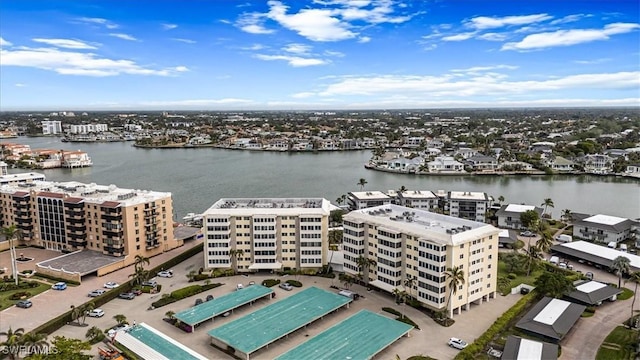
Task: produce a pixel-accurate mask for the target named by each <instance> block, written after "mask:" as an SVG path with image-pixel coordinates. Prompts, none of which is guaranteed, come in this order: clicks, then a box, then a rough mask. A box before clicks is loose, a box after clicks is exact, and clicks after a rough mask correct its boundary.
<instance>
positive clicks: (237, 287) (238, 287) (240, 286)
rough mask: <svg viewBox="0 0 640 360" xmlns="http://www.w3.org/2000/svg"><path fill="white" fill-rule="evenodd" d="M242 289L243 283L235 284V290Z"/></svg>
mask: <svg viewBox="0 0 640 360" xmlns="http://www.w3.org/2000/svg"><path fill="white" fill-rule="evenodd" d="M242 289H244V285H242V284H238V285H236V290H242Z"/></svg>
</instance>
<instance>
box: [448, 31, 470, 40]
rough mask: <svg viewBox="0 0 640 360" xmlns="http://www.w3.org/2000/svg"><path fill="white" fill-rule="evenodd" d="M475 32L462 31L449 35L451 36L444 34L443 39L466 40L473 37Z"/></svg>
mask: <svg viewBox="0 0 640 360" xmlns="http://www.w3.org/2000/svg"><path fill="white" fill-rule="evenodd" d="M475 34H476V32H466V33H460V34H455V35H449V36H444V37H443V38H442V40H443V41H464V40H469V39H471V38H472V37H473V36H474V35H475Z"/></svg>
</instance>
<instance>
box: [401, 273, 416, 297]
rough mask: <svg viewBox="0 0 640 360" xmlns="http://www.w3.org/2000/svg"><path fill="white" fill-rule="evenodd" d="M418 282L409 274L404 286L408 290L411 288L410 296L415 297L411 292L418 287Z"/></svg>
mask: <svg viewBox="0 0 640 360" xmlns="http://www.w3.org/2000/svg"><path fill="white" fill-rule="evenodd" d="M416 281H417V279H416V278H415V277H414V276H411V275H409V274H407V276H406V279H405V280H404V286H405V287H406V288H409V296H411V297H413V295H412V294H411V291H412V290H413V287H414V286H415V285H416Z"/></svg>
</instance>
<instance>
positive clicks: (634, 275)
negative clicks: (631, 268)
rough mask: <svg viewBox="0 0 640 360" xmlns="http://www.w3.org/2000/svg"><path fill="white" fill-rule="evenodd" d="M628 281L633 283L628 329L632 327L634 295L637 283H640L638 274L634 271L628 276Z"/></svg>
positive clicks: (636, 290) (639, 274) (639, 273)
mask: <svg viewBox="0 0 640 360" xmlns="http://www.w3.org/2000/svg"><path fill="white" fill-rule="evenodd" d="M629 281H632V282H633V283H635V285H634V289H633V300H632V301H631V317H630V318H629V327H633V313H634V311H633V307H634V306H635V304H636V294H637V292H638V283H640V272H638V271H635V272H632V273H631V274H629Z"/></svg>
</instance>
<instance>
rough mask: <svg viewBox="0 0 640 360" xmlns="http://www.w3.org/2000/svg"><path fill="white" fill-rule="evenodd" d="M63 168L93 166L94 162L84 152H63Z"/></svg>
mask: <svg viewBox="0 0 640 360" xmlns="http://www.w3.org/2000/svg"><path fill="white" fill-rule="evenodd" d="M61 160H62V167H64V168H70V169H73V168H79V167H88V166H92V165H93V162H92V161H91V158H90V157H89V155H88V154H87V153H86V152H84V151H80V150H78V151H63V152H62V158H61Z"/></svg>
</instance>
